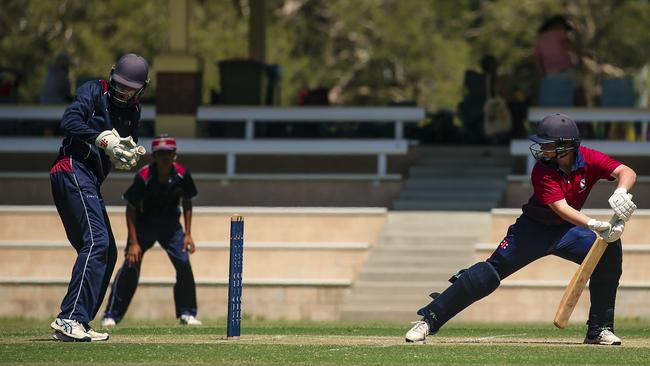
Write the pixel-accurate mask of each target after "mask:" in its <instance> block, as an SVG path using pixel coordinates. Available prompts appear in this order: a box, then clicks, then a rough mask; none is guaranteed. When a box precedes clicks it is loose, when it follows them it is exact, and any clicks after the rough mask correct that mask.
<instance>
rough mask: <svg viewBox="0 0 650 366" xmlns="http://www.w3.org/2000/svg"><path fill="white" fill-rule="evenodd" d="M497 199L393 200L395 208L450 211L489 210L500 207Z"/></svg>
mask: <svg viewBox="0 0 650 366" xmlns="http://www.w3.org/2000/svg"><path fill="white" fill-rule="evenodd" d="M498 206H499V203H498V201H496V200H489V201H466V202H463V201H418V200H405V199H397V200H395V201H394V202H393V209H395V210H450V211H489V210H491V209H493V208H495V207H498Z"/></svg>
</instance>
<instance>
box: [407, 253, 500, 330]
mask: <svg viewBox="0 0 650 366" xmlns="http://www.w3.org/2000/svg"><path fill="white" fill-rule="evenodd" d="M500 284H501V279H500V278H499V274H498V273H497V271H496V269H495V268H494V267H493V266H492V265H491V264H490V263H488V262H479V263H476V264H475V265H473V266H471V267H469V268H467V269H466V270H464V271H460V272H459V273H458V274H457V276H456V280H455V281H454V282H453V283H452V285H451V286H449V287H448V288H447V289H446V290H445V291H443V292H442V293H441V294H436V295H437V296H433V294H432V296H431V297H433V298H434V299H433V301H432V302H431V303H430V304H429V305H427V306H425V307H423V308H422V309H420V310H418V314H419V315H422V316H423V317H424V318H425V319H426V320H427V322H428V323H429V327H430V328H431V329H432V330H433V331H437V330H438V329H439V328H440V327H441V326H442V325H443V324H445V323H446V322H447V321H448V320H449V319H451V318H452V317H454V316H455V315H456V314H458V313H459V312H460V311H462V310H463V309H465V308H466V307H467V306H469V305H471V304H472V303H474V302H475V301H478V300H480V299H482V298H484V297H485V296H487V295H489V294H490V293H492V292H493V291H494V290H496V288H497V287H499V285H500Z"/></svg>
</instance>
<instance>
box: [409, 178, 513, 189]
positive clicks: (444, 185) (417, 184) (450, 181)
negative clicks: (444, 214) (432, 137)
mask: <svg viewBox="0 0 650 366" xmlns="http://www.w3.org/2000/svg"><path fill="white" fill-rule="evenodd" d="M506 185H507V182H506V179H505V177H504V178H491V179H476V178H447V177H440V178H435V179H434V178H426V179H407V180H406V181H405V182H404V185H403V189H405V190H409V189H427V190H457V191H461V190H463V191H464V190H476V191H486V192H488V191H493V190H503V189H505V187H506Z"/></svg>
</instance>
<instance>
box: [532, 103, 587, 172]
mask: <svg viewBox="0 0 650 366" xmlns="http://www.w3.org/2000/svg"><path fill="white" fill-rule="evenodd" d="M529 139H530V140H531V141H533V142H534V144H532V145H530V152H531V153H532V154H533V157H535V159H536V160H537V161H539V162H541V163H543V164H547V165H555V164H556V163H557V160H558V159H560V158H562V157H564V156H566V155H567V154H568V153H570V152H571V151H574V150H577V149H578V147H579V146H580V132H579V131H578V126H577V125H576V123H575V122H574V121H573V120H572V119H571V118H570V117H569V116H567V115H566V114H561V113H556V114H551V115H548V116H546V117H544V119H542V121H541V122H540V123H539V124H538V125H537V133H536V134H534V135H532V136H530V137H529ZM544 145H546V146H544ZM553 151H554V152H555V155H549V154H548V153H549V152H553Z"/></svg>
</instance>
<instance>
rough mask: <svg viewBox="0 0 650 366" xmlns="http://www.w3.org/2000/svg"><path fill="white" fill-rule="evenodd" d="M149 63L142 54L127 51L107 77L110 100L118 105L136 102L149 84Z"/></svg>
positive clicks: (123, 105)
mask: <svg viewBox="0 0 650 366" xmlns="http://www.w3.org/2000/svg"><path fill="white" fill-rule="evenodd" d="M148 74H149V64H148V63H147V60H145V59H144V58H143V57H142V56H139V55H136V54H135V53H127V54H126V55H124V56H122V57H121V58H120V59H119V60H118V61H117V63H115V65H113V68H112V69H111V75H110V77H109V79H108V94H109V97H110V100H111V101H112V102H113V103H114V104H115V105H117V106H118V107H128V106H131V105H133V104H135V103H137V102H138V99H139V98H140V97H141V96H142V94H143V93H144V90H145V88H146V87H147V84H149V77H148Z"/></svg>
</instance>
